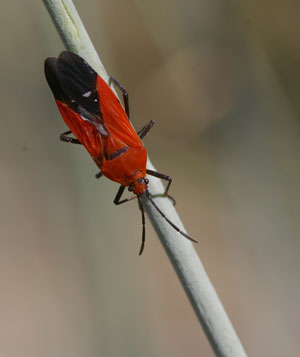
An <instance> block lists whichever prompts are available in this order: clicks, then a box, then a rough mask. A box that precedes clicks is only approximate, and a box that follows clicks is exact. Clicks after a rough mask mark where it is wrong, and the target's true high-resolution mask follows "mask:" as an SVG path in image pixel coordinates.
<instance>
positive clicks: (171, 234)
mask: <svg viewBox="0 0 300 357" xmlns="http://www.w3.org/2000/svg"><path fill="white" fill-rule="evenodd" d="M43 2H44V4H45V6H46V8H47V9H48V11H49V14H50V16H51V18H52V20H53V22H54V24H55V26H56V28H57V31H58V33H59V34H60V37H61V39H62V41H63V43H64V45H65V47H66V48H67V49H68V50H71V51H73V52H75V53H77V54H79V55H80V56H82V57H83V58H85V59H86V60H87V61H88V62H89V64H90V65H91V66H92V67H93V68H94V69H95V70H96V71H97V72H98V73H99V74H100V75H101V77H102V78H103V79H104V80H106V81H107V80H108V75H107V73H106V71H105V69H104V67H103V65H102V63H101V61H100V59H99V57H98V55H97V53H96V51H95V48H94V46H93V44H92V42H91V40H90V38H89V36H88V34H87V32H86V30H85V28H84V26H83V24H82V22H81V20H80V17H79V15H78V13H77V11H76V9H75V7H74V4H73V3H72V1H71V0H43ZM147 168H149V169H151V170H155V168H154V167H153V165H152V164H151V162H150V160H149V159H148V163H147ZM150 182H151V183H150V186H149V191H150V192H151V194H152V195H154V196H155V195H159V194H160V193H162V192H164V187H163V184H162V183H161V181H160V180H159V179H156V178H153V177H151V180H150ZM155 202H156V204H157V205H158V206H159V207H160V208H161V209H162V211H163V212H164V213H165V214H166V216H167V217H168V218H169V219H170V220H171V221H172V222H174V223H175V224H176V225H177V226H178V227H179V228H180V229H182V230H183V231H184V232H185V229H184V227H183V224H182V223H181V221H180V219H179V217H178V215H177V212H176V210H175V208H174V207H173V205H172V203H171V202H170V200H169V199H167V198H162V197H157V198H155ZM143 204H144V206H145V210H146V212H147V214H148V216H149V218H150V220H151V222H152V224H153V226H154V228H155V230H156V232H157V234H158V236H159V238H160V241H161V242H162V244H163V246H164V248H165V250H166V252H167V254H168V257H169V259H170V261H171V263H172V264H173V267H174V269H175V271H176V273H177V275H178V277H179V279H180V281H181V284H182V286H183V288H184V290H185V292H186V294H187V296H188V298H189V300H190V302H191V304H192V306H193V308H194V311H195V313H196V315H197V317H198V319H199V321H200V323H201V325H202V327H203V329H204V331H205V333H206V335H207V337H208V339H209V342H210V344H211V347H212V349H213V350H214V353H215V355H216V356H220V357H221V356H222V357H242V356H246V353H245V351H244V349H243V347H242V345H241V342H240V341H239V338H238V336H237V334H236V332H235V331H234V328H233V326H232V324H231V322H230V320H229V318H228V316H227V314H226V312H225V311H224V308H223V306H222V304H221V302H220V300H219V298H218V296H217V294H216V292H215V289H214V287H213V286H212V284H211V282H210V280H209V278H208V276H207V274H206V272H205V270H204V267H203V265H202V263H201V261H200V259H199V257H198V255H197V253H196V251H195V249H194V246H193V244H192V243H191V242H190V241H188V240H187V239H185V238H183V237H182V236H181V235H180V234H179V233H177V232H176V231H175V230H174V229H173V228H172V227H171V226H170V225H169V224H168V223H167V222H166V221H165V220H164V219H163V218H162V217H161V216H160V215H159V213H158V212H157V211H156V210H155V209H154V207H153V206H152V205H151V204H150V202H149V201H148V200H147V199H146V198H145V197H143Z"/></svg>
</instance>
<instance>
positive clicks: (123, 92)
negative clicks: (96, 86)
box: [109, 77, 129, 119]
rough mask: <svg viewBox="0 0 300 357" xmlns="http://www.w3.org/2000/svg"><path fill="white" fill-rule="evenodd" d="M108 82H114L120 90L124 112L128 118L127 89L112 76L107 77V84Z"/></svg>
mask: <svg viewBox="0 0 300 357" xmlns="http://www.w3.org/2000/svg"><path fill="white" fill-rule="evenodd" d="M110 83H113V84H115V85H116V86H117V87H118V88H119V89H120V91H121V92H122V95H123V101H124V106H125V112H126V114H127V116H128V119H129V98H128V92H127V90H126V89H125V88H124V87H123V86H122V84H121V83H120V82H118V81H117V80H116V79H115V78H114V77H109V84H110Z"/></svg>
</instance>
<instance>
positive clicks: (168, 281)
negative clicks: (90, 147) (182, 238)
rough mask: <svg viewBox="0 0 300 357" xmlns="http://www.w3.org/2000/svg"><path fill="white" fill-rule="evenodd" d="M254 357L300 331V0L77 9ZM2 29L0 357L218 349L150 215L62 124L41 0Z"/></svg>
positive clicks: (52, 45) (287, 345) (55, 40)
mask: <svg viewBox="0 0 300 357" xmlns="http://www.w3.org/2000/svg"><path fill="white" fill-rule="evenodd" d="M75 4H76V6H77V9H78V11H79V13H80V15H81V17H82V20H83V22H84V23H85V25H86V28H87V30H88V32H89V34H90V36H91V39H92V41H93V42H94V44H95V47H96V49H97V50H98V51H99V54H100V56H101V58H102V61H103V63H104V65H105V67H106V70H107V72H108V73H109V74H111V75H113V76H115V77H116V78H117V79H118V80H119V81H120V82H121V83H122V84H123V85H124V86H125V87H126V88H127V89H128V91H129V95H130V97H129V98H130V105H131V116H132V120H133V123H134V125H135V127H136V128H138V129H139V128H141V127H142V126H143V125H144V124H145V123H147V122H148V121H149V120H150V119H155V120H156V125H155V127H154V129H153V130H152V131H151V133H150V134H149V135H148V136H147V138H146V139H145V145H146V146H147V148H148V152H149V155H150V157H151V160H152V162H153V163H154V165H155V166H156V168H157V169H158V170H159V171H161V172H164V173H166V174H168V175H171V176H172V178H173V180H174V183H173V185H172V189H171V191H172V195H174V197H176V200H177V210H178V212H179V214H180V215H181V218H182V219H183V222H184V223H185V226H186V228H187V229H188V232H189V233H190V234H191V235H192V236H193V237H196V238H197V239H198V240H199V244H198V245H197V246H195V248H196V249H197V251H198V253H199V256H200V258H201V259H202V261H203V263H204V265H205V267H206V270H207V272H208V274H209V276H210V278H211V280H212V282H213V284H214V286H215V288H216V290H217V293H218V294H219V296H220V298H221V300H222V302H223V304H224V306H225V309H226V311H227V312H228V314H229V317H230V319H231V321H232V323H233V325H234V327H235V329H236V330H237V332H238V335H239V336H240V338H241V340H242V343H243V345H244V347H245V349H246V351H247V352H248V354H249V356H296V355H297V353H299V352H298V351H299V335H300V310H299V301H300V287H299V272H300V259H299V258H300V249H299V244H300V240H299V238H300V237H299V232H300V215H299V199H300V194H299V180H300V169H299V154H300V141H299V139H300V123H299V112H300V104H299V103H300V102H299V100H298V97H299V92H300V80H299V79H300V71H299V60H300V46H299V39H298V33H299V30H300V23H299V16H298V13H299V4H298V3H297V2H293V1H286V2H282V1H273V2H272V4H271V5H270V3H269V2H268V1H244V2H242V3H238V2H235V1H227V2H220V1H214V0H213V1H211V0H210V1H206V0H200V1H199V0H187V1H184V2H183V1H176V0H165V1H159V0H153V1H151V2H144V1H138V0H128V1H126V2H125V1H121V0H110V1H108V0H77V1H75ZM0 17H1V21H0V26H1V33H2V36H1V39H0V41H1V43H0V44H1V57H0V63H1V71H0V77H1V81H0V91H1V97H0V98H1V108H2V115H1V118H2V119H1V131H0V146H1V148H0V157H1V172H0V185H1V186H0V187H1V189H0V195H1V196H0V197H1V199H0V202H1V206H0V209H1V211H0V282H1V293H0V316H1V318H0V355H1V356H4V357H6V356H8V357H17V356H22V357H27V356H28V357H29V356H30V357H32V356H39V357H40V356H43V357H48V356H64V357H68V356H70V357H71V356H72V357H79V356H144V357H147V356H165V357H169V356H172V357H177V356H178V357H179V356H182V355H188V356H196V355H197V356H213V352H212V351H211V348H210V346H209V344H208V342H207V340H206V337H205V336H204V334H203V332H202V329H201V327H200V325H199V323H198V321H197V319H196V317H195V315H194V313H193V311H192V308H191V306H190V304H189V302H188V300H187V299H186V296H185V294H184V292H183V289H182V287H181V286H180V283H179V282H178V280H177V278H176V275H175V273H174V271H173V269H172V267H171V266H170V263H169V261H168V258H167V256H166V255H165V253H164V251H163V249H162V246H161V245H160V243H159V241H158V239H157V237H156V235H155V233H154V231H153V229H152V227H151V225H150V223H149V221H148V220H147V241H146V249H145V252H144V254H143V256H142V257H139V256H138V250H139V247H140V239H141V221H140V213H139V211H138V207H137V204H136V203H135V202H131V203H128V204H127V205H124V206H120V207H116V206H114V204H113V203H112V201H113V198H114V195H115V193H116V190H117V188H118V186H117V184H115V183H113V182H110V181H108V180H107V179H105V178H102V179H101V180H96V179H95V178H94V174H95V173H96V172H97V168H96V166H95V164H94V163H93V161H92V160H91V159H90V157H89V155H88V154H87V153H86V152H85V151H84V150H83V149H82V148H80V147H77V146H72V145H67V144H65V143H62V142H60V141H59V140H58V138H59V134H60V133H61V132H63V131H64V130H66V127H65V125H64V123H63V121H62V119H61V118H60V116H59V113H58V110H57V108H56V105H55V103H54V100H53V97H52V94H51V92H50V89H49V88H48V87H47V84H46V81H45V78H44V73H43V62H44V59H45V58H46V57H48V56H57V55H58V54H59V53H60V51H62V50H63V45H62V43H61V40H60V39H59V37H58V35H57V33H56V30H55V28H54V26H53V24H52V22H51V20H50V18H49V16H48V14H47V12H46V9H45V8H44V6H43V3H42V1H33V0H28V1H22V0H17V1H14V2H12V1H11V2H4V3H2V5H1V12H0Z"/></svg>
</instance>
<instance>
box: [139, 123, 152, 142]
mask: <svg viewBox="0 0 300 357" xmlns="http://www.w3.org/2000/svg"><path fill="white" fill-rule="evenodd" d="M154 124H155V121H154V120H150V122H149V123H148V124H146V125H145V126H144V127H143V128H142V129H141V130H140V131H138V136H139V137H140V139H143V138H144V137H145V136H146V135H147V134H148V132H149V131H150V130H151V129H152V127H153V125H154Z"/></svg>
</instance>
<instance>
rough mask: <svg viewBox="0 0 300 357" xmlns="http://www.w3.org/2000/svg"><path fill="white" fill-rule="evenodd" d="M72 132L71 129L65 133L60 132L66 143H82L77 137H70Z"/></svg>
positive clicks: (61, 138) (62, 139)
mask: <svg viewBox="0 0 300 357" xmlns="http://www.w3.org/2000/svg"><path fill="white" fill-rule="evenodd" d="M70 134H72V132H71V130H69V131H65V132H64V133H62V134H60V137H59V138H60V140H61V141H64V142H66V143H71V144H80V145H81V142H80V141H79V140H78V139H75V138H70V137H69V135H70Z"/></svg>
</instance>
